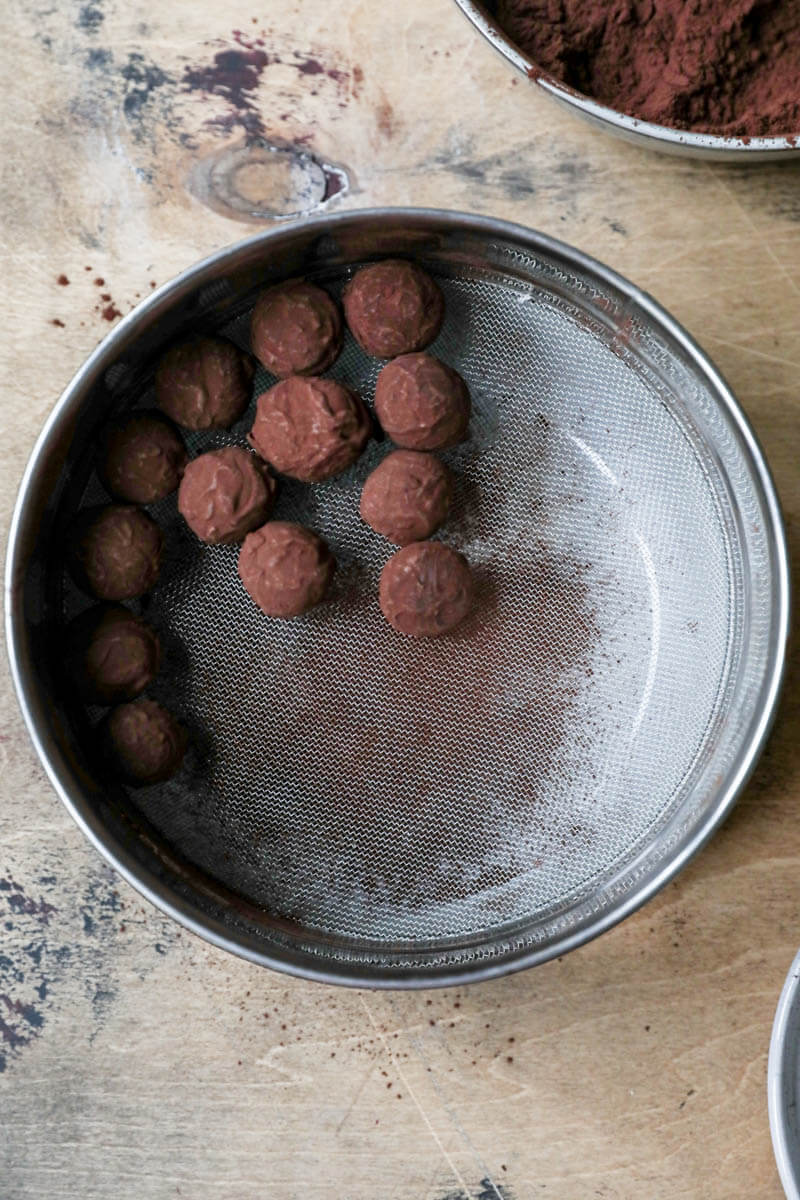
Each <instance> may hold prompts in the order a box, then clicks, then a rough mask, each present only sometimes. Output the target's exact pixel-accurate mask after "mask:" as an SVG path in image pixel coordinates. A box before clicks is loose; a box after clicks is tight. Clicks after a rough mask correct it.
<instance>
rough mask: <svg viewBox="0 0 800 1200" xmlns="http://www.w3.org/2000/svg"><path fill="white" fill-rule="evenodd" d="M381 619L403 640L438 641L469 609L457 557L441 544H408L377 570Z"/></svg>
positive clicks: (465, 576) (468, 584)
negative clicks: (381, 568)
mask: <svg viewBox="0 0 800 1200" xmlns="http://www.w3.org/2000/svg"><path fill="white" fill-rule="evenodd" d="M379 595H380V605H381V611H382V612H383V615H384V616H385V617H386V620H387V621H388V622H389V624H390V625H391V626H392V628H393V629H396V630H397V631H398V633H405V634H406V635H407V636H408V637H439V636H440V635H441V634H443V633H448V632H449V631H450V630H451V629H453V628H454V627H455V626H456V625H458V623H459V621H463V619H464V617H465V616H466V615H467V613H468V612H469V610H470V609H471V608H472V598H473V589H472V575H471V574H470V569H469V563H468V562H467V560H466V559H465V558H464V556H463V554H459V553H458V551H457V550H453V549H452V547H450V546H445V545H444V544H443V543H442V542H412V543H411V545H410V546H404V547H403V549H402V550H398V551H397V553H396V554H394V555H392V557H391V558H390V559H389V561H388V562H387V564H386V566H385V567H384V568H383V570H382V571H381V581H380V587H379Z"/></svg>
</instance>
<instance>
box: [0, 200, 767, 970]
mask: <svg viewBox="0 0 800 1200" xmlns="http://www.w3.org/2000/svg"><path fill="white" fill-rule="evenodd" d="M392 219H395V220H398V221H402V222H403V224H404V226H405V227H412V228H413V227H414V226H415V225H419V226H420V227H421V228H425V229H427V230H430V229H431V228H433V229H434V230H435V229H436V228H437V227H438V228H440V229H442V230H446V229H452V228H461V229H464V230H465V231H467V230H472V231H477V232H481V233H483V234H484V235H490V236H501V237H506V238H510V239H512V240H514V241H516V242H518V243H519V244H520V245H522V246H523V247H525V248H526V249H528V250H529V251H531V252H533V253H536V252H545V253H547V254H550V255H555V256H559V257H561V258H563V259H564V260H565V261H567V262H568V263H570V264H572V265H574V266H577V267H579V268H580V269H582V270H584V271H589V272H590V273H593V274H595V275H596V276H598V277H599V278H601V279H603V280H604V281H606V282H607V283H608V284H610V285H611V286H612V287H614V288H615V289H616V290H617V291H619V292H620V293H621V294H623V295H624V296H626V297H627V298H628V299H629V300H630V301H631V302H632V303H633V304H635V305H637V306H639V307H640V308H641V309H643V310H645V311H646V312H647V313H648V314H649V315H650V316H651V317H652V318H653V319H654V320H655V321H656V322H658V323H659V324H660V325H661V327H662V329H663V330H664V331H665V332H666V333H667V334H668V335H669V336H670V337H671V338H672V339H673V340H674V341H675V342H676V343H677V344H678V345H679V346H680V347H681V348H682V349H683V351H684V352H685V353H686V354H687V355H688V356H689V357H690V358H691V359H692V361H693V362H694V364H695V366H696V367H697V368H698V370H700V371H701V372H702V374H703V375H704V376H705V377H706V379H708V380H709V382H710V383H711V384H712V386H713V388H714V390H715V391H716V392H717V393H718V398H719V399H720V401H721V402H722V403H723V404H724V406H725V408H726V409H727V411H728V413H729V414H730V416H731V418H732V420H733V422H734V424H735V427H736V430H737V433H738V437H739V439H740V442H741V445H742V446H743V448H744V449H745V451H746V453H747V456H748V458H749V459H750V461H751V464H752V467H753V473H754V475H755V477H756V478H757V479H758V481H759V484H760V488H761V500H762V503H763V505H764V508H765V511H766V513H767V515H768V518H769V524H770V529H769V540H770V543H771V545H772V547H773V550H774V559H775V563H774V572H773V575H774V578H773V583H774V604H773V614H772V617H773V620H772V629H773V645H772V659H771V661H772V667H771V671H770V672H769V676H768V678H767V679H766V680H765V683H764V687H763V689H762V702H761V706H760V709H759V713H758V716H757V718H756V719H755V720H754V722H753V724H752V727H751V729H750V732H749V736H748V737H747V738H746V739H745V741H744V742H743V745H742V748H741V752H740V754H739V756H738V758H737V760H736V762H735V764H734V767H733V768H732V770H731V772H730V773H729V776H728V780H727V783H726V786H725V787H724V788H723V789H722V790H721V791H720V794H719V797H718V799H717V802H716V804H715V805H714V807H713V809H711V810H710V811H709V812H708V813H707V814H706V817H705V819H704V820H703V822H702V823H701V824H700V825H698V827H697V828H695V829H694V830H693V831H692V833H691V836H689V837H687V838H686V840H685V841H684V843H683V844H682V845H681V846H680V848H679V850H678V851H677V852H676V853H675V855H674V856H673V857H672V858H671V859H670V861H669V862H667V863H665V864H664V865H663V867H662V869H661V870H660V871H659V872H658V873H656V874H655V875H654V876H652V877H651V878H650V879H649V880H648V881H647V882H646V883H645V884H644V885H643V886H642V887H641V888H640V889H638V890H637V891H636V892H635V893H634V894H632V895H629V896H627V897H626V899H625V900H624V901H621V902H619V903H618V904H616V905H615V907H614V908H613V909H612V910H610V911H608V912H606V913H603V914H601V915H600V916H596V917H594V918H592V919H588V920H586V921H585V922H584V924H583V925H581V926H579V927H578V928H577V929H576V930H575V932H574V933H573V934H571V935H570V936H569V937H564V938H562V939H561V940H560V941H558V942H555V943H552V944H549V945H546V946H544V947H539V948H534V949H526V950H523V951H520V952H518V953H512V954H507V955H506V956H504V957H502V958H497V959H494V960H492V961H489V962H486V963H484V964H482V965H480V966H469V967H464V968H460V969H456V970H447V969H442V970H437V971H436V972H435V973H434V971H430V972H426V973H425V974H424V975H423V976H421V977H420V976H418V975H416V974H412V973H401V972H397V971H390V972H387V971H385V970H384V971H380V970H377V969H375V970H373V969H371V968H370V967H369V966H366V965H363V964H358V965H357V967H356V968H354V969H353V972H352V974H349V975H345V974H344V973H343V972H341V971H335V972H331V971H326V970H321V969H320V968H319V966H318V964H317V963H316V962H315V961H314V960H313V958H312V956H310V955H302V956H301V955H296V956H287V957H286V958H280V959H278V958H275V957H273V956H272V955H269V954H265V953H264V951H263V949H262V948H261V947H260V946H256V945H255V943H254V942H248V940H247V937H246V936H243V937H242V938H241V940H239V941H236V942H234V941H232V939H231V938H230V936H229V935H228V933H227V932H226V930H225V929H224V927H223V926H222V925H221V923H218V922H216V921H215V920H214V919H212V918H209V917H208V916H207V914H205V913H203V912H201V910H199V909H198V908H196V907H195V906H193V905H190V904H188V903H187V902H186V901H184V900H183V899H182V898H181V897H180V896H175V895H174V894H173V893H171V892H170V891H169V890H168V889H167V888H166V887H165V886H164V884H163V882H162V881H161V880H160V879H158V878H157V877H156V876H155V875H153V874H152V873H150V872H148V871H147V870H145V869H143V868H142V866H141V865H140V863H139V862H138V861H137V860H135V858H134V857H133V855H132V854H131V853H130V852H129V851H128V850H127V849H126V848H125V846H124V845H123V844H122V843H120V842H119V841H117V840H115V839H113V838H111V837H110V835H109V832H108V830H107V829H106V828H105V827H104V826H102V824H101V823H100V821H99V820H98V819H97V817H96V815H95V814H94V813H93V812H92V809H91V806H90V805H89V804H88V802H87V800H86V797H85V796H83V795H82V793H81V790H80V788H79V787H78V786H77V785H76V783H75V781H74V778H73V777H72V773H71V771H70V768H69V766H68V764H67V762H66V761H65V759H64V757H63V755H62V753H61V751H60V749H59V748H58V746H57V745H56V744H55V742H54V741H53V739H52V738H50V737H49V736H47V734H46V731H47V721H46V719H45V713H44V708H43V704H42V700H41V697H40V696H38V695H37V688H36V686H35V684H34V682H33V680H32V678H31V673H30V671H29V670H28V668H27V662H28V648H27V645H26V633H25V623H24V618H23V612H22V594H21V589H20V588H18V587H17V586H16V585H15V581H16V580H18V579H21V578H22V577H23V575H24V571H25V567H26V563H27V559H28V548H29V547H30V545H31V544H32V540H33V534H34V530H33V529H32V528H31V522H32V521H33V517H32V515H31V508H30V505H29V500H30V497H31V496H32V495H35V493H36V488H37V483H38V482H39V480H40V478H41V476H42V475H43V473H44V470H45V468H46V463H47V459H48V455H49V453H50V450H51V448H52V446H53V445H54V443H55V442H56V441H57V439H58V437H59V434H60V431H61V429H62V427H63V426H64V425H65V424H66V423H67V422H68V421H69V419H70V417H71V416H72V415H73V413H74V412H76V411H77V409H78V408H79V406H80V401H81V398H82V394H83V392H84V391H85V389H86V388H87V387H88V386H90V385H91V383H92V382H93V381H94V380H95V379H96V378H97V377H98V375H99V374H100V373H101V372H102V371H103V370H104V369H105V368H106V367H107V366H108V365H110V363H111V362H113V361H114V360H115V359H116V357H117V355H118V354H119V352H120V351H121V350H122V349H123V348H124V346H125V345H126V344H127V343H128V342H129V341H130V340H131V339H132V338H133V336H134V335H135V333H136V331H137V330H138V329H139V327H140V326H141V325H142V324H150V323H151V322H152V321H154V320H156V319H157V318H158V315H159V313H160V312H162V311H165V310H167V309H168V308H170V307H171V306H172V304H173V303H174V302H175V301H176V300H178V299H180V298H182V297H184V296H186V295H187V294H189V293H191V292H193V291H195V290H196V289H198V288H199V287H202V286H203V285H204V284H205V283H208V282H211V281H212V280H213V279H215V278H217V277H218V275H219V273H220V269H224V268H225V267H226V266H232V265H233V264H234V263H235V264H236V265H237V266H241V265H243V264H245V263H247V261H248V260H249V259H252V260H253V261H255V260H257V259H259V258H261V257H262V256H263V248H264V247H265V246H269V245H270V244H274V245H276V246H277V245H279V244H280V243H281V241H282V240H284V239H288V238H290V237H291V236H292V233H293V232H294V231H296V230H297V228H298V226H302V227H303V228H304V229H309V230H311V231H314V230H317V231H319V233H333V234H335V233H336V232H337V230H347V229H348V228H349V227H351V226H352V227H360V228H363V226H364V225H365V224H366V225H370V224H372V225H376V226H378V225H382V224H385V222H386V221H387V220H392ZM5 601H6V613H5V621H6V635H7V647H8V656H9V663H10V669H11V674H12V678H13V681H14V686H15V689H16V692H17V696H18V699H19V703H20V707H21V709H22V713H23V716H24V719H25V722H26V724H27V727H28V730H29V733H30V735H31V739H32V741H33V744H34V747H35V749H36V752H37V754H38V756H39V758H40V760H41V762H42V764H43V766H44V768H45V770H46V772H47V774H48V777H49V778H50V780H51V782H52V784H53V786H54V788H55V790H56V792H57V793H58V795H59V796H60V798H61V800H62V801H63V803H64V804H65V806H66V808H67V809H68V811H69V812H70V813H71V815H72V817H73V818H74V820H75V821H76V823H77V824H78V826H79V827H80V828H81V829H82V830H83V832H84V833H85V834H86V836H87V837H88V838H89V839H90V840H91V841H92V843H93V844H94V845H95V846H96V847H97V849H98V850H99V851H100V853H101V854H103V856H104V857H105V858H106V859H107V860H108V862H109V863H110V864H111V865H112V866H114V867H115V868H116V869H117V870H119V872H120V873H121V874H122V875H123V876H124V878H125V879H126V880H127V881H128V882H129V883H130V884H131V885H132V886H133V887H135V888H136V889H137V890H138V891H139V892H141V894H142V895H144V896H145V897H146V898H147V899H148V900H150V901H151V902H152V903H153V904H155V905H156V906H157V907H158V908H160V909H161V910H162V911H163V912H165V913H167V914H168V915H169V916H171V917H173V918H174V919H175V920H177V921H179V922H180V923H181V924H183V925H184V926H186V927H187V928H188V929H191V930H192V931H193V932H194V933H198V934H200V935H201V936H203V937H205V938H206V939H207V940H209V941H210V942H212V943H214V944H215V945H218V946H220V947H221V948H223V949H225V950H229V951H231V952H232V953H237V954H239V955H241V956H243V957H245V958H247V959H249V960H250V961H252V962H255V963H258V964H260V965H264V966H269V967H272V968H274V969H276V970H281V971H284V972H287V973H289V974H293V975H298V976H303V977H305V978H309V979H315V980H318V981H321V982H326V983H339V984H347V985H350V986H355V987H359V986H361V987H364V986H366V987H385V988H419V987H433V986H438V987H446V986H449V985H452V984H455V983H458V984H461V983H465V982H472V981H479V980H485V979H490V978H494V977H496V976H499V975H502V974H506V973H508V972H510V971H515V970H520V969H522V968H525V967H529V966H533V965H536V964H538V963H541V962H544V961H547V960H548V959H551V958H555V957H557V956H558V955H560V954H563V953H565V952H567V951H568V950H571V949H574V948H576V947H577V946H579V945H582V944H583V943H585V942H587V941H589V940H590V939H592V938H594V937H596V936H597V935H598V934H600V933H602V932H604V931H605V930H607V929H609V928H611V927H612V926H613V925H615V924H617V923H618V922H619V921H621V920H623V919H624V918H625V917H626V916H629V915H630V914H631V913H632V912H634V911H636V910H637V909H638V908H640V907H641V906H642V905H643V904H644V903H645V902H646V901H647V900H648V899H650V898H651V897H652V896H653V895H654V894H655V893H656V892H658V891H659V890H660V889H661V888H662V887H663V886H664V885H665V884H666V883H667V882H669V880H670V879H672V878H673V876H674V875H676V874H677V872H678V871H680V870H681V868H682V867H683V866H685V864H686V863H687V862H688V861H689V859H690V858H692V857H693V856H694V855H695V854H696V853H697V851H698V850H700V848H701V847H702V846H703V845H704V844H705V843H706V841H707V840H708V839H709V838H710V837H711V835H712V834H713V832H714V831H715V830H716V828H717V827H718V826H719V824H720V823H721V822H722V821H723V820H724V819H725V817H726V816H727V814H728V813H729V811H730V809H731V808H732V807H733V805H734V803H735V801H736V799H737V798H738V796H739V794H740V792H741V790H742V788H743V787H744V786H745V784H746V782H747V780H748V779H749V777H750V774H751V773H752V771H753V769H754V767H755V764H756V762H757V760H758V757H759V755H760V753H761V750H762V749H763V746H764V743H765V741H766V738H767V736H768V733H769V730H770V727H771V725H772V722H773V720H774V716H775V710H776V705H777V700H778V696H779V693H780V686H781V681H782V678H783V672H784V666H785V648H786V640H787V637H788V628H789V609H790V591H789V565H788V550H787V544H786V535H785V531H784V527H783V521H782V517H781V512H780V505H779V502H778V497H777V493H776V491H775V487H774V484H773V481H772V478H771V475H770V471H769V468H768V466H767V463H766V460H765V458H764V455H763V452H762V450H761V448H760V446H759V444H758V441H757V439H756V436H755V434H754V432H753V430H752V428H751V426H750V424H749V422H748V420H747V418H746V416H745V414H744V413H743V411H742V410H741V408H740V407H739V405H738V403H737V401H736V400H735V398H734V396H733V394H732V392H731V391H730V389H729V388H728V386H727V384H726V383H725V381H724V379H723V378H722V376H721V375H720V374H719V372H718V371H717V370H716V368H715V367H714V366H713V364H712V363H711V362H710V360H709V359H708V358H707V356H706V355H705V353H704V352H703V351H702V350H701V348H700V347H699V346H698V345H697V343H696V342H695V341H694V340H693V339H692V338H691V337H690V336H689V334H688V333H686V331H685V330H684V329H683V328H682V327H681V326H680V325H679V324H678V323H677V322H676V321H675V320H674V319H673V318H672V317H671V316H670V315H669V314H668V313H667V312H666V311H665V310H664V309H662V308H661V306H660V305H659V304H657V302H656V301H655V300H653V299H652V298H651V297H650V296H649V295H648V294H647V293H645V292H643V291H641V290H640V289H639V288H637V287H636V286H635V285H633V284H631V283H629V282H628V281H627V280H626V279H624V278H623V277H622V276H620V275H618V274H617V273H616V272H615V271H613V270H611V269H610V268H608V267H605V266H603V265H602V264H601V263H598V262H597V261H596V260H594V259H593V258H591V257H590V256H589V255H586V254H584V253H583V252H581V251H579V250H575V249H573V248H572V247H570V246H569V245H567V244H566V243H564V242H561V241H559V240H557V239H554V238H551V237H549V236H547V235H545V234H541V233H537V232H534V231H532V230H529V229H527V228H525V227H523V226H520V225H516V224H513V223H510V222H506V221H501V220H495V219H493V218H489V217H482V216H474V215H471V214H468V213H459V212H448V211H446V210H441V209H415V208H374V209H362V210H356V211H351V212H346V213H339V214H335V215H326V216H324V217H317V218H309V219H306V220H304V221H302V222H294V223H291V224H287V225H281V226H279V227H277V228H274V229H270V230H267V231H264V232H261V233H258V234H255V235H253V236H252V237H250V238H247V239H244V240H243V241H240V242H238V243H235V244H234V245H231V246H227V247H225V248H223V249H222V250H219V251H217V252H215V253H214V254H212V255H210V256H209V257H207V258H205V259H203V260H202V261H201V262H199V263H197V264H196V265H194V266H192V267H189V268H188V269H187V270H186V271H184V272H182V273H181V274H180V275H178V276H177V277H176V278H175V279H174V280H172V281H171V282H169V283H167V284H164V285H163V286H162V287H161V288H159V289H158V290H157V291H155V292H154V293H153V294H152V295H151V296H148V297H147V298H146V299H145V300H144V301H142V303H141V304H139V305H138V306H137V307H136V308H135V309H134V310H133V311H132V312H131V313H130V314H128V316H126V317H125V318H123V320H122V321H121V322H120V323H119V325H118V326H117V327H116V328H115V329H113V330H112V331H111V332H110V333H109V334H108V336H107V337H106V338H105V339H104V340H103V342H102V343H101V344H100V346H99V347H98V348H97V349H96V350H95V351H94V353H93V354H92V355H91V356H90V358H89V359H88V360H87V361H86V363H85V364H84V365H83V366H82V367H81V369H80V370H79V371H78V372H77V373H76V375H75V376H74V378H73V379H72V380H71V382H70V383H69V384H68V386H67V387H66V389H65V390H64V392H63V393H62V395H61V397H60V399H59V400H58V402H57V403H56V405H55V407H54V409H53V412H52V413H51V415H50V418H49V419H48V421H47V423H46V425H45V427H44V429H43V431H42V433H41V434H40V436H39V438H38V440H37V442H36V445H35V447H34V449H33V452H32V454H31V457H30V460H29V462H28V465H27V468H26V470H25V473H24V476H23V479H22V483H21V485H20V490H19V494H18V497H17V502H16V505H15V508H14V513H13V517H12V521H11V526H10V531H9V540H8V549H7V557H6V572H5Z"/></svg>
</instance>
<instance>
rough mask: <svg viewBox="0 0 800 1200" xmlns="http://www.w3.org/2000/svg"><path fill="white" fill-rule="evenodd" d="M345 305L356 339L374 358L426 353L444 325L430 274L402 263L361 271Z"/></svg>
mask: <svg viewBox="0 0 800 1200" xmlns="http://www.w3.org/2000/svg"><path fill="white" fill-rule="evenodd" d="M342 303H343V304H344V315H345V317H346V318H347V324H348V325H349V326H350V331H351V333H352V334H353V337H354V338H355V339H356V341H357V342H358V344H359V346H360V347H361V349H362V350H365V351H366V353H367V354H372V355H374V356H375V358H394V357H395V355H397V354H409V353H410V352H411V351H412V350H422V349H423V347H425V346H427V345H429V343H430V342H432V341H433V339H434V338H435V337H436V335H437V333H438V332H439V330H440V329H441V327H442V321H443V320H444V297H443V296H442V293H441V292H440V291H439V288H438V287H437V285H436V284H435V283H434V282H433V280H432V279H431V277H430V275H428V273H427V271H423V270H422V268H421V267H418V266H417V265H416V263H412V262H406V260H405V259H400V258H387V259H385V260H384V261H383V262H377V263H373V264H372V265H371V266H369V267H362V269H361V270H360V271H357V272H356V274H355V275H354V276H353V278H352V279H351V280H350V282H349V283H348V285H347V287H346V288H345V290H344V295H343V296H342Z"/></svg>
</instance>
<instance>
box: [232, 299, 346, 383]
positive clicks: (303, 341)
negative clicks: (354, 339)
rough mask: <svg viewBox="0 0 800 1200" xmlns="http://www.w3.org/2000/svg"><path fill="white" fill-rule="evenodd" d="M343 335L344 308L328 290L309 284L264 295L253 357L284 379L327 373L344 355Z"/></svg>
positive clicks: (254, 325) (254, 328)
mask: <svg viewBox="0 0 800 1200" xmlns="http://www.w3.org/2000/svg"><path fill="white" fill-rule="evenodd" d="M342 334H343V326H342V318H341V315H340V313H339V308H338V306H337V305H336V304H335V302H334V301H333V300H332V299H331V297H330V296H329V295H328V293H327V292H325V291H323V290H322V288H320V287H317V286H316V284H314V283H306V282H305V281H304V280H293V281H292V282H290V283H283V284H277V285H276V286H275V287H271V288H268V289H267V290H266V291H265V292H262V293H261V295H260V296H259V297H258V300H257V301H256V305H255V308H254V309H253V315H252V318H251V321H250V344H251V346H252V348H253V353H254V354H255V356H256V358H258V359H259V360H260V361H261V362H262V363H263V364H264V366H265V367H266V368H267V370H268V371H272V373H273V374H274V375H278V376H280V378H281V379H285V378H286V377H287V376H289V375H319V374H321V373H322V372H323V371H327V369H328V367H329V366H331V364H332V363H333V362H335V360H336V359H337V358H338V356H339V352H340V350H341V348H342Z"/></svg>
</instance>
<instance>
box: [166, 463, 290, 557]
mask: <svg viewBox="0 0 800 1200" xmlns="http://www.w3.org/2000/svg"><path fill="white" fill-rule="evenodd" d="M276 490H277V487H276V484H275V480H274V479H273V478H272V476H271V475H270V473H269V471H268V470H267V467H266V464H265V463H263V462H262V461H261V460H260V459H258V458H256V456H255V455H254V454H251V453H250V451H249V450H244V449H243V448H242V447H241V446H225V447H224V448H223V449H221V450H209V451H208V453H207V454H201V455H200V456H199V457H198V458H195V459H194V460H193V461H192V462H190V463H189V465H188V467H187V468H186V471H185V473H184V476H183V480H182V482H181V486H180V490H179V492H178V510H179V512H180V513H181V516H182V517H183V519H184V520H185V521H186V524H187V525H188V526H189V528H190V529H191V530H192V532H193V533H196V534H197V536H198V537H199V538H200V540H201V542H209V543H210V544H211V545H217V544H219V543H224V544H228V543H230V542H240V541H241V540H242V538H243V537H244V535H245V534H246V533H249V532H250V530H251V529H256V528H257V527H258V526H259V525H263V524H264V522H265V521H266V519H267V517H268V516H269V514H270V513H271V512H272V508H273V505H274V503H275V492H276Z"/></svg>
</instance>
